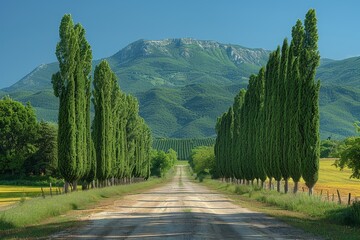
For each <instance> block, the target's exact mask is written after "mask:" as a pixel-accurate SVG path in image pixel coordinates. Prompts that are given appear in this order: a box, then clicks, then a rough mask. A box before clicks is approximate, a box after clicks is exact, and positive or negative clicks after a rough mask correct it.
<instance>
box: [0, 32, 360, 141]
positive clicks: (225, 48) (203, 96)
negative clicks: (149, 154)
mask: <svg viewBox="0 0 360 240" xmlns="http://www.w3.org/2000/svg"><path fill="white" fill-rule="evenodd" d="M268 54H269V51H266V50H263V49H250V48H245V47H241V46H238V45H232V44H221V43H218V42H214V41H200V40H194V39H166V40H161V41H147V40H139V41H136V42H134V43H131V44H130V45H128V46H127V47H125V48H124V49H122V50H120V51H119V52H117V53H116V54H114V55H113V56H111V57H109V58H106V60H107V61H108V62H109V63H110V66H111V68H112V69H113V71H114V72H115V73H116V75H117V77H118V79H119V83H120V87H121V89H122V90H123V91H125V92H127V93H131V94H134V95H135V96H136V97H138V99H139V102H140V114H141V116H143V117H144V118H145V120H146V121H147V122H148V124H149V125H150V127H151V129H152V131H153V134H154V136H156V137H176V138H196V137H209V136H210V137H211V136H214V134H215V131H214V125H215V122H216V118H217V117H218V116H219V115H220V114H221V113H222V112H224V111H226V109H227V108H228V107H229V106H230V104H231V103H232V101H233V98H234V96H235V94H236V93H237V92H238V91H239V89H241V88H246V85H247V81H248V77H249V76H250V75H251V74H253V73H257V72H258V70H259V68H260V67H261V66H263V65H265V64H266V61H267V58H268ZM98 63H99V60H97V61H94V62H93V65H94V66H95V65H96V64H98ZM359 63H360V58H350V59H345V60H342V61H335V60H331V59H322V61H321V66H320V67H319V69H318V74H317V77H318V78H320V79H321V81H322V88H321V93H320V112H321V113H320V114H321V116H320V118H321V126H320V130H321V137H322V138H326V137H329V136H331V137H333V138H344V137H346V136H349V135H353V134H354V133H355V132H354V128H353V125H352V124H353V122H354V121H355V120H359V119H360V101H359V100H360V99H359V96H360V88H359V87H358V86H359V84H358V83H359V82H360V64H359ZM57 69H58V66H57V63H50V64H42V65H40V66H39V67H37V68H36V69H34V70H33V71H32V72H31V73H29V74H28V75H27V76H25V77H24V78H23V79H21V80H20V81H18V82H17V83H15V84H14V85H12V86H10V87H8V88H4V89H2V90H0V96H1V95H5V94H8V95H10V96H12V97H13V98H14V99H15V100H19V101H21V102H27V101H30V102H31V104H32V105H33V106H34V107H35V108H36V111H37V115H38V118H39V119H44V120H48V121H56V119H57V107H58V100H57V99H56V98H55V97H54V96H53V93H52V85H51V75H52V74H53V73H54V72H56V71H57Z"/></svg>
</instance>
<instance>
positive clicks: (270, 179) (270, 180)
mask: <svg viewBox="0 0 360 240" xmlns="http://www.w3.org/2000/svg"><path fill="white" fill-rule="evenodd" d="M271 182H272V178H269V190H271Z"/></svg>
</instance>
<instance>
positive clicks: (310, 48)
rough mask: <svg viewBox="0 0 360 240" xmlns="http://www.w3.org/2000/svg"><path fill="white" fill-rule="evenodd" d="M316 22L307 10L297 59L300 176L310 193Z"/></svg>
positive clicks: (314, 172)
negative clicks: (300, 149) (298, 70)
mask: <svg viewBox="0 0 360 240" xmlns="http://www.w3.org/2000/svg"><path fill="white" fill-rule="evenodd" d="M316 24H317V19H316V13H315V10H314V9H310V10H309V11H308V12H307V14H306V17H305V22H304V25H305V35H304V41H303V47H302V52H301V58H300V66H301V69H300V71H301V72H300V74H301V79H302V86H303V88H302V101H301V102H302V104H301V106H302V108H301V115H302V116H304V118H305V121H303V122H302V126H301V134H302V139H303V151H302V158H303V164H302V176H303V178H304V180H305V184H306V186H307V187H308V188H309V194H312V189H313V187H314V185H315V184H316V182H317V180H318V171H319V158H320V137H319V125H320V124H319V91H320V81H318V82H315V74H316V68H317V67H318V66H319V63H320V54H319V51H318V45H317V42H318V38H319V37H318V32H317V26H316Z"/></svg>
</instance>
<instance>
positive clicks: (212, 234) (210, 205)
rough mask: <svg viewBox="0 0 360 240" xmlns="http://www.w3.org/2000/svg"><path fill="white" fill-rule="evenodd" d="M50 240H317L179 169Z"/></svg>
mask: <svg viewBox="0 0 360 240" xmlns="http://www.w3.org/2000/svg"><path fill="white" fill-rule="evenodd" d="M87 221H88V222H87V224H85V226H82V227H80V228H78V229H76V228H75V229H73V230H70V231H69V230H68V231H64V232H60V233H58V234H56V235H53V236H52V237H51V239H318V238H314V237H313V236H311V235H310V234H307V233H305V232H303V231H302V230H299V229H295V228H293V227H290V226H289V225H286V224H284V223H282V222H280V221H278V220H275V219H274V218H271V217H268V216H266V215H264V214H262V213H257V212H254V211H250V210H248V209H246V208H242V207H240V206H238V205H235V204H233V203H232V201H231V200H229V199H228V198H226V197H225V196H224V195H222V194H219V193H216V192H214V191H211V190H209V189H207V188H205V187H203V186H201V185H199V184H196V183H193V182H192V181H190V180H189V179H188V177H187V176H186V175H185V168H184V167H183V166H178V167H177V171H176V175H175V177H174V178H173V180H172V181H171V182H170V183H168V184H166V185H163V186H161V187H158V188H155V189H152V190H149V191H147V192H143V193H140V194H133V195H127V196H125V197H123V198H121V199H119V200H116V201H114V204H113V205H111V206H109V207H107V208H106V209H104V210H103V211H101V212H97V213H94V214H91V215H90V216H88V219H87Z"/></svg>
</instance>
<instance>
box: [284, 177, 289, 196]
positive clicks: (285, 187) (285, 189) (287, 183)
mask: <svg viewBox="0 0 360 240" xmlns="http://www.w3.org/2000/svg"><path fill="white" fill-rule="evenodd" d="M288 191H289V179H285V185H284V192H285V193H288Z"/></svg>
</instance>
